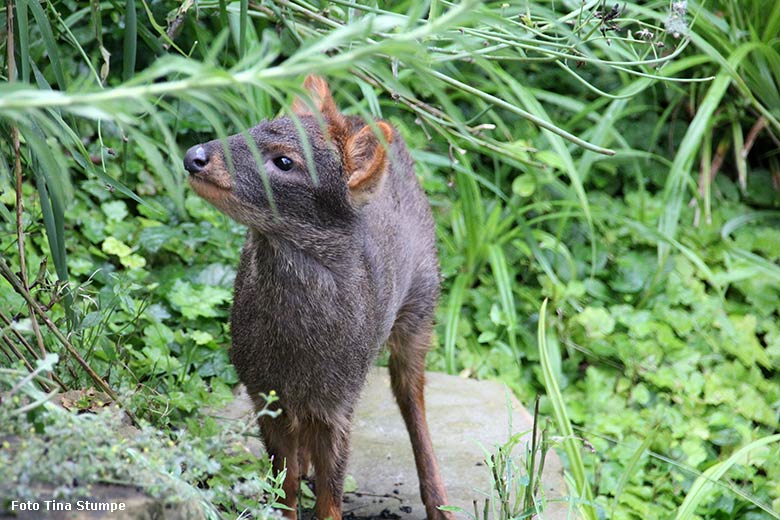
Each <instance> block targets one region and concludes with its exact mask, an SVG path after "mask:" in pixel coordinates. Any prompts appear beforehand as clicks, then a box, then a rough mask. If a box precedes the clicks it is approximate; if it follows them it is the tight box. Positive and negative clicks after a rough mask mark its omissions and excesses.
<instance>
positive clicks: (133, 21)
mask: <svg viewBox="0 0 780 520" xmlns="http://www.w3.org/2000/svg"><path fill="white" fill-rule="evenodd" d="M137 41H138V12H137V11H136V7H135V0H127V4H126V6H125V34H124V50H123V51H122V53H123V54H122V79H124V80H125V81H127V80H129V79H130V78H132V77H133V73H134V72H135V58H136V42H137Z"/></svg>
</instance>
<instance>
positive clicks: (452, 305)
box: [444, 273, 471, 374]
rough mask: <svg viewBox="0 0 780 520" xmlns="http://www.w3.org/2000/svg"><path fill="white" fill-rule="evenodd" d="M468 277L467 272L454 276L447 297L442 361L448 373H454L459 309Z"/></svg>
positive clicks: (461, 305)
mask: <svg viewBox="0 0 780 520" xmlns="http://www.w3.org/2000/svg"><path fill="white" fill-rule="evenodd" d="M470 279H471V276H470V275H469V274H466V273H461V274H459V275H458V276H457V277H456V278H455V282H454V283H453V284H452V290H451V291H450V295H449V298H447V321H446V322H445V325H444V362H445V366H446V368H447V373H448V374H454V373H455V368H456V367H455V340H457V339H458V323H459V322H460V311H461V307H463V299H464V297H465V293H466V287H467V286H468V284H469V280H470Z"/></svg>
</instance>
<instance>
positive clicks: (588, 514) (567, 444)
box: [537, 298, 598, 520]
mask: <svg viewBox="0 0 780 520" xmlns="http://www.w3.org/2000/svg"><path fill="white" fill-rule="evenodd" d="M546 323H547V299H546V298H545V300H544V301H543V302H542V306H541V308H540V309H539V327H538V329H537V342H538V348H539V358H540V364H541V367H542V376H543V379H544V388H545V390H546V391H547V397H548V399H549V400H550V404H551V405H552V409H553V415H554V418H555V424H556V426H557V427H558V431H559V432H560V433H561V436H562V437H563V441H562V442H563V448H564V451H565V452H566V457H567V458H568V460H569V469H570V471H571V474H572V477H573V478H574V482H575V485H576V489H577V493H579V495H580V497H581V498H582V499H584V502H583V503H582V513H583V514H584V516H585V518H587V519H588V520H596V519H597V518H598V515H597V514H596V510H595V509H594V507H593V505H592V502H593V491H592V489H591V487H590V484H589V483H588V478H587V476H586V474H585V465H584V464H583V462H582V455H581V454H580V448H581V445H580V443H579V442H578V440H577V439H576V438H575V437H574V430H573V428H572V426H571V421H569V416H568V414H567V413H566V403H565V402H564V400H563V394H561V390H560V387H559V386H558V371H557V370H555V369H554V367H553V364H554V362H555V363H556V364H559V363H560V354H558V355H557V359H556V360H553V359H552V356H551V354H552V352H551V348H550V346H549V345H548V344H547V333H548V331H547V324H546Z"/></svg>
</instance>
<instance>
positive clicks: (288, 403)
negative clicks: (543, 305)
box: [185, 76, 452, 520]
mask: <svg viewBox="0 0 780 520" xmlns="http://www.w3.org/2000/svg"><path fill="white" fill-rule="evenodd" d="M304 86H305V87H306V88H307V89H308V91H309V93H310V96H309V98H310V99H305V100H304V99H298V100H296V101H295V103H294V104H293V111H294V113H295V114H296V117H298V118H299V124H300V126H302V127H303V128H304V130H305V136H306V139H305V140H304V139H302V138H301V136H300V135H299V133H298V128H299V127H298V126H297V125H296V124H294V122H293V121H292V120H291V119H289V118H279V119H275V120H273V121H266V122H263V123H261V124H260V125H258V126H256V127H254V128H252V129H250V130H249V131H248V133H249V135H250V137H251V138H252V140H253V142H247V141H245V139H244V137H243V136H242V135H236V136H232V137H230V138H228V139H227V140H226V146H227V147H228V148H229V151H230V154H229V156H230V159H231V160H230V161H226V159H225V157H226V156H227V154H225V152H224V150H223V146H224V145H223V143H222V142H220V141H211V142H209V143H205V144H203V145H198V146H196V147H193V148H192V149H190V151H189V152H188V153H187V157H186V158H185V165H186V167H187V168H188V170H189V171H190V173H191V177H190V179H191V183H192V186H193V188H194V189H195V191H196V192H198V193H199V194H200V195H201V196H203V197H204V198H205V199H206V200H208V201H209V202H211V203H212V204H214V205H215V206H216V207H217V208H218V209H220V210H221V211H223V212H224V213H226V214H227V215H229V216H230V217H232V218H234V219H235V220H237V221H239V222H241V223H243V224H245V225H246V226H247V227H248V232H247V241H246V243H245V245H244V248H243V251H242V254H241V263H240V265H239V268H238V273H237V275H236V282H235V298H234V304H233V311H232V315H231V332H232V336H233V344H232V347H231V350H230V357H231V360H232V361H233V363H234V365H235V366H236V370H237V371H238V374H239V377H240V378H241V381H242V382H243V383H244V384H245V385H246V387H247V389H248V391H249V392H250V395H252V396H254V397H255V399H256V400H257V402H256V405H257V407H258V408H260V407H262V406H263V404H264V403H263V402H261V400H260V399H259V397H258V396H259V394H260V393H261V392H262V393H268V392H270V391H271V390H275V391H276V392H277V393H278V395H279V397H280V400H279V406H280V408H281V409H282V414H281V415H280V416H279V417H277V418H276V419H270V418H268V417H264V418H262V419H261V420H260V429H261V433H262V436H263V439H264V441H265V445H266V449H267V450H268V453H269V454H270V455H271V457H272V458H273V469H274V471H276V472H279V471H282V470H283V469H284V468H286V470H287V474H286V477H285V480H284V486H283V488H284V491H285V494H286V498H285V499H284V500H283V503H284V504H285V505H286V506H288V507H289V508H290V511H286V512H285V513H284V514H285V516H287V517H288V518H296V511H295V509H296V506H297V497H296V492H297V489H298V482H299V478H300V476H301V475H304V474H305V473H306V471H307V470H308V466H309V462H311V464H312V465H313V468H314V475H315V480H316V493H317V502H316V507H315V514H316V516H317V517H318V518H319V519H321V520H324V519H325V518H333V519H336V520H340V518H341V500H342V493H343V482H344V473H345V471H346V465H347V458H348V455H349V430H350V425H351V422H352V414H353V410H354V408H355V403H356V402H357V399H358V397H359V395H360V390H361V388H362V387H363V384H364V382H365V378H366V374H367V372H368V370H369V368H370V366H371V365H372V363H373V360H374V359H375V357H376V355H377V353H378V351H379V349H380V348H381V347H382V345H384V344H389V346H390V374H391V377H392V386H393V393H394V394H395V398H396V400H397V402H398V405H399V407H400V409H401V413H402V415H403V418H404V421H405V422H406V426H407V429H408V430H409V437H410V440H411V443H412V448H413V450H414V456H415V463H416V466H417V472H418V475H419V477H420V493H421V496H422V499H423V502H424V503H425V507H426V511H427V514H428V517H429V518H431V519H437V520H440V519H450V518H452V516H451V514H450V513H446V512H442V511H439V510H438V509H437V506H439V505H442V504H446V503H447V495H446V493H445V491H444V486H443V484H442V479H441V476H440V475H439V470H438V466H437V463H436V458H435V457H434V454H433V449H432V447H431V440H430V435H429V433H428V426H427V424H426V421H425V403H424V398H423V387H424V377H425V376H424V369H425V354H426V352H427V350H428V347H429V345H430V338H431V330H432V327H433V314H434V307H435V305H436V300H437V297H438V292H439V289H438V276H439V275H438V263H437V259H436V250H435V244H434V228H433V219H432V217H431V213H430V209H429V206H428V203H427V200H426V198H425V195H424V194H423V192H422V190H421V188H420V186H419V184H418V182H417V179H416V177H415V175H414V165H413V163H412V160H411V157H410V155H409V153H408V150H407V149H406V146H405V144H404V142H403V140H402V139H401V137H400V135H399V134H398V133H397V132H396V131H395V130H394V129H393V127H392V126H390V125H389V124H388V123H386V122H384V121H376V122H374V123H372V124H369V125H366V124H365V122H364V121H362V120H360V118H356V117H347V116H344V115H342V114H341V113H339V112H338V110H337V109H336V105H335V103H334V102H333V97H332V96H331V94H330V90H329V89H328V86H327V83H326V82H325V81H324V80H323V79H322V78H318V77H316V76H309V77H308V78H307V79H306V82H305V85H304ZM306 146H309V147H310V148H309V151H310V156H311V157H313V159H314V165H315V167H316V171H314V172H312V171H309V170H308V168H307V166H306V164H307V162H306V161H305V159H304V158H305V157H306V155H307V154H306V153H305V152H306V148H305V147H306ZM253 149H254V150H255V151H256V152H259V154H260V156H261V157H262V162H261V163H260V164H258V162H257V161H256V160H255V154H254V153H252V150H253ZM280 156H285V157H288V158H289V159H290V160H291V161H292V167H291V168H290V169H289V170H288V171H283V170H281V169H280V167H279V166H277V162H276V160H277V159H278V158H279V157H280ZM267 187H270V190H269V189H267Z"/></svg>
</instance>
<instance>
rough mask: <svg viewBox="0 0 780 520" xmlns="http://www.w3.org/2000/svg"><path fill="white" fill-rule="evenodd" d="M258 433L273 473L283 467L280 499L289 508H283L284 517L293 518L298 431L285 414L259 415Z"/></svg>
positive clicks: (296, 477) (295, 513)
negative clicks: (277, 415) (285, 470)
mask: <svg viewBox="0 0 780 520" xmlns="http://www.w3.org/2000/svg"><path fill="white" fill-rule="evenodd" d="M259 422H260V433H261V434H262V437H263V443H264V444H265V449H266V451H267V452H268V455H269V456H270V457H271V461H272V462H271V463H272V466H273V472H274V475H278V474H279V473H281V472H282V471H283V470H284V469H287V473H286V474H285V477H284V482H283V483H282V489H283V490H284V494H285V497H284V498H283V499H282V500H281V502H282V504H284V505H285V506H287V507H289V508H290V509H289V510H283V511H282V514H284V516H285V518H290V519H292V520H295V519H296V518H297V517H298V511H297V509H296V508H297V502H298V486H299V482H300V480H299V470H298V437H299V432H298V430H297V428H296V427H295V424H294V423H293V421H290V420H289V419H288V418H287V417H286V416H285V414H282V415H280V416H279V417H277V418H275V419H274V418H271V417H261V418H260V420H259Z"/></svg>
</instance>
